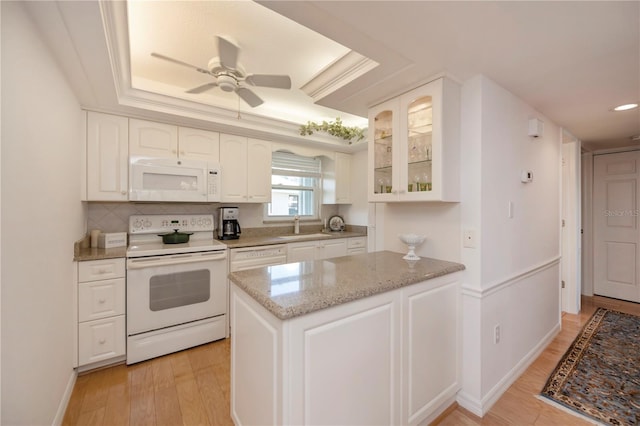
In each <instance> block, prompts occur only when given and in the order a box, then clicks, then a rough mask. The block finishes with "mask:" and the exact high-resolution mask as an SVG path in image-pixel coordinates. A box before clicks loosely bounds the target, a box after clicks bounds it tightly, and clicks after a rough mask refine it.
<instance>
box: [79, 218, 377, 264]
mask: <svg viewBox="0 0 640 426" xmlns="http://www.w3.org/2000/svg"><path fill="white" fill-rule="evenodd" d="M347 229H349V228H347ZM366 229H367V228H366V227H362V226H360V227H353V228H352V230H347V231H341V232H326V233H322V234H323V235H326V236H322V237H318V234H320V233H321V232H313V230H311V229H309V230H306V232H304V233H301V234H298V235H295V238H293V239H292V238H290V237H291V236H293V234H287V233H283V232H282V229H281V228H261V229H253V230H252V232H249V233H248V234H249V235H247V236H241V237H240V238H239V239H237V240H225V241H221V242H222V243H224V244H225V245H226V246H227V247H229V248H242V247H257V246H266V245H273V244H287V243H297V242H302V241H314V240H329V239H336V238H349V237H366V236H367V232H366ZM126 255H127V248H126V247H116V248H110V249H101V248H90V247H89V238H88V237H85V238H83V239H81V240H78V241H76V243H75V245H74V248H73V260H75V261H78V262H82V261H87V260H100V259H112V258H116V257H126Z"/></svg>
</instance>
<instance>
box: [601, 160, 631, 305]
mask: <svg viewBox="0 0 640 426" xmlns="http://www.w3.org/2000/svg"><path fill="white" fill-rule="evenodd" d="M639 169H640V151H631V152H620V153H615V154H604V155H598V156H596V157H595V159H594V188H593V189H594V196H593V225H594V256H593V257H594V293H595V294H599V295H602V296H608V297H615V298H616V299H623V300H630V301H633V302H640V286H639V285H638V265H639V261H638V259H639V256H640V251H639V250H638V245H639V244H640V232H639V231H638V214H639V213H640V210H639V206H638V198H639V197H638V195H639V191H640V188H639V187H638V183H639V182H638V180H639V179H638V178H639V177H640V170H639Z"/></svg>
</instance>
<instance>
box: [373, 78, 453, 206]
mask: <svg viewBox="0 0 640 426" xmlns="http://www.w3.org/2000/svg"><path fill="white" fill-rule="evenodd" d="M459 93H460V92H459V87H458V86H457V84H455V83H454V82H452V81H450V80H448V79H446V78H440V79H438V80H435V81H432V82H431V83H428V84H426V85H424V86H421V87H419V88H417V89H414V90H411V91H410V92H407V93H405V94H403V95H400V96H399V97H396V98H393V99H390V100H389V101H386V102H384V103H382V104H380V105H377V106H375V107H372V108H371V109H370V110H369V135H370V140H369V176H368V183H369V201H372V202H376V201H379V202H393V201H459V193H460V190H459V182H460V170H459V160H458V157H459V154H460V151H459V145H460V144H459V116H460V111H459V109H460V102H459V98H460V96H459Z"/></svg>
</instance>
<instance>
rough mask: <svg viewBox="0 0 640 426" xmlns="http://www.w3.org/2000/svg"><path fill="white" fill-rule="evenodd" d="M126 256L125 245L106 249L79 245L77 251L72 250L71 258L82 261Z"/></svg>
mask: <svg viewBox="0 0 640 426" xmlns="http://www.w3.org/2000/svg"><path fill="white" fill-rule="evenodd" d="M126 256H127V248H126V247H113V248H108V249H103V248H95V247H94V248H90V247H80V248H78V250H77V251H74V256H73V260H75V261H78V262H84V261H87V260H100V259H114V258H117V257H126Z"/></svg>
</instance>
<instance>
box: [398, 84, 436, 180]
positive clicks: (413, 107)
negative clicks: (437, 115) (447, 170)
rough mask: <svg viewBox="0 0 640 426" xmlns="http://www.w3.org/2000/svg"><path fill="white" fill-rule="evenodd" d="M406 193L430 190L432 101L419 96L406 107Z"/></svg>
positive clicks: (431, 176)
mask: <svg viewBox="0 0 640 426" xmlns="http://www.w3.org/2000/svg"><path fill="white" fill-rule="evenodd" d="M403 118H404V119H406V120H407V122H406V132H407V134H406V144H407V146H406V151H405V152H406V153H407V168H406V173H407V175H406V178H407V181H406V182H407V192H428V191H431V190H432V186H431V182H432V178H433V174H432V172H433V170H432V164H431V161H432V156H433V151H432V150H433V145H432V140H431V137H432V134H433V99H432V97H431V96H421V97H419V98H417V99H415V100H413V101H412V102H411V103H409V105H408V107H407V114H406V117H403Z"/></svg>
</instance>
